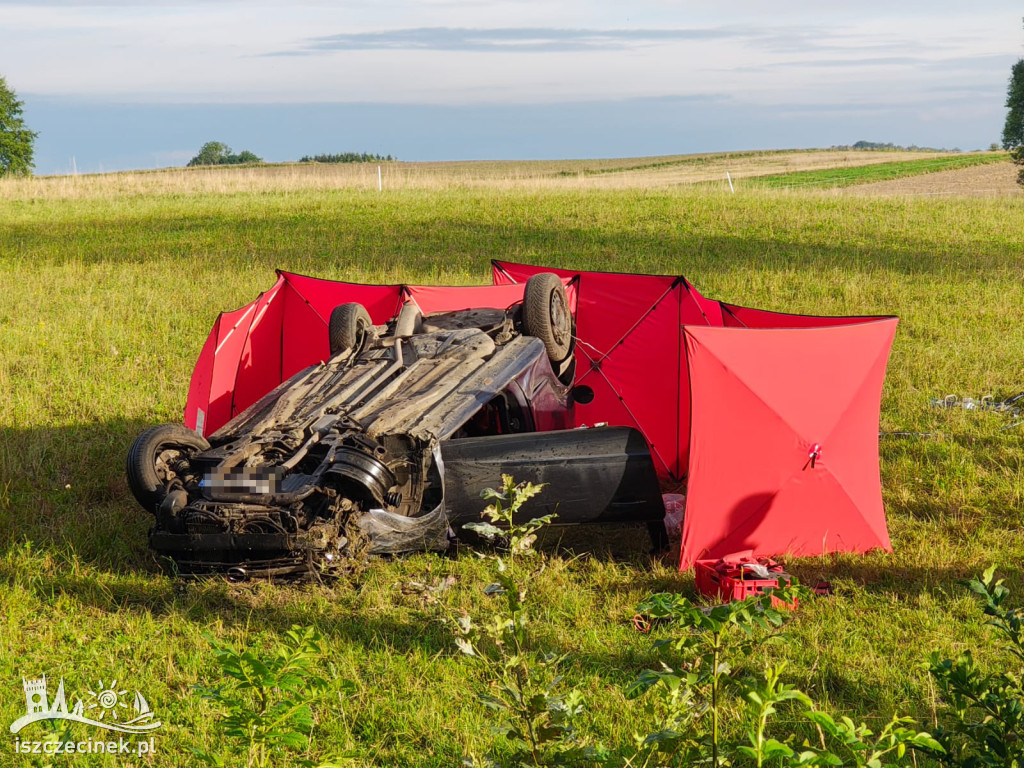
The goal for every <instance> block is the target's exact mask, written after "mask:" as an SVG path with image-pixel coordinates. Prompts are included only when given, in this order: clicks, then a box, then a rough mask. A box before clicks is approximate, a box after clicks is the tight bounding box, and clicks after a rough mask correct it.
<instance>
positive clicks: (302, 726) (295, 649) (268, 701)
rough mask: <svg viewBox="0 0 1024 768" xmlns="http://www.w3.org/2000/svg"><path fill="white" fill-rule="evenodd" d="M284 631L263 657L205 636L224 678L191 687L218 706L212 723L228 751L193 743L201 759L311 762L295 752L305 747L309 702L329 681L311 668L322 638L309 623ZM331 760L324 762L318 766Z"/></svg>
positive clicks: (252, 766)
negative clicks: (278, 642) (217, 715)
mask: <svg viewBox="0 0 1024 768" xmlns="http://www.w3.org/2000/svg"><path fill="white" fill-rule="evenodd" d="M284 637H285V639H284V643H283V644H282V645H280V646H279V647H278V648H276V649H275V650H274V652H273V653H272V654H271V655H270V656H268V657H260V656H258V655H257V654H256V653H255V652H253V651H252V650H242V651H237V650H235V649H234V648H232V647H231V646H229V645H224V644H222V643H219V642H218V641H216V640H215V639H213V638H212V637H209V636H208V637H207V640H208V641H209V643H210V645H211V646H213V649H214V657H215V658H216V661H217V666H218V667H219V668H220V673H221V675H222V676H223V677H224V678H225V680H226V682H225V683H224V684H222V685H218V686H196V690H197V691H198V692H199V693H200V695H202V697H203V698H205V699H208V700H210V701H212V702H213V703H214V704H215V705H216V706H217V707H218V708H219V709H220V711H221V715H220V718H219V719H218V720H217V723H216V725H217V730H219V731H220V733H221V734H222V735H223V736H225V737H226V741H227V752H228V756H225V755H224V754H223V753H222V752H215V751H205V750H200V749H194V750H193V752H194V753H195V754H196V755H197V756H198V757H199V758H200V759H202V760H204V761H205V762H206V763H208V764H210V765H215V766H230V765H245V766H246V768H265V766H269V765H282V764H285V762H286V761H287V760H288V758H289V757H294V759H295V760H296V762H298V763H299V764H301V765H307V766H312V765H314V763H313V762H312V761H310V760H306V759H302V758H301V757H298V756H297V755H298V753H301V752H303V751H305V750H307V749H308V747H309V736H310V732H311V731H312V729H313V710H312V707H311V702H313V701H315V700H316V699H317V698H318V697H319V696H321V695H322V694H323V693H324V692H325V691H326V689H327V687H328V684H327V681H326V680H325V679H324V678H322V677H321V676H320V675H319V674H318V673H317V671H316V667H317V665H319V664H320V663H321V661H322V659H323V652H322V650H321V648H320V640H321V638H320V635H319V634H317V632H316V630H314V629H313V628H312V627H292V628H291V629H290V630H288V631H287V632H285V634H284ZM232 758H233V759H232ZM331 765H333V763H323V764H321V766H320V768H329V766H331Z"/></svg>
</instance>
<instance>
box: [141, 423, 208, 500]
mask: <svg viewBox="0 0 1024 768" xmlns="http://www.w3.org/2000/svg"><path fill="white" fill-rule="evenodd" d="M209 447H210V444H209V443H208V442H206V438H204V437H203V436H202V435H200V434H199V433H198V432H193V431H192V430H191V429H188V428H187V427H185V426H184V425H182V424H160V425H158V426H155V427H150V428H149V429H147V430H146V431H145V432H143V433H142V434H141V435H139V436H138V437H137V438H135V442H134V443H132V447H131V448H130V449H128V461H127V463H126V466H125V473H126V474H127V475H128V487H129V488H131V491H132V495H133V496H134V497H135V500H136V501H138V502H139V504H141V505H142V507H143V509H145V510H146V511H147V512H152V513H153V514H156V511H157V509H158V508H159V506H160V504H161V502H162V501H163V500H164V498H165V497H166V496H167V488H168V485H169V484H170V483H172V482H173V481H174V480H175V479H178V480H184V479H185V478H183V477H179V476H178V474H177V472H178V470H180V469H181V465H182V461H183V460H184V461H186V462H187V460H188V459H189V458H190V457H192V456H194V455H195V454H197V453H201V452H202V451H205V450H206V449H207V448H209Z"/></svg>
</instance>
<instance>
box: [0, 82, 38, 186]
mask: <svg viewBox="0 0 1024 768" xmlns="http://www.w3.org/2000/svg"><path fill="white" fill-rule="evenodd" d="M21 108H22V102H21V101H20V100H19V99H18V96H17V94H16V93H15V92H14V91H12V90H11V89H10V88H8V87H7V81H6V80H4V78H2V77H0V176H29V175H31V174H32V167H33V165H34V163H33V161H32V151H33V144H34V143H35V140H36V136H38V135H39V134H38V133H36V132H34V131H30V130H29V129H28V128H26V127H25V120H24V119H23V118H22V116H21Z"/></svg>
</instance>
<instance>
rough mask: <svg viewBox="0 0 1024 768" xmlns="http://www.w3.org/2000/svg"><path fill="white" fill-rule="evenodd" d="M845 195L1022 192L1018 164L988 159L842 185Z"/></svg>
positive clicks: (993, 193) (954, 194) (992, 194)
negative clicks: (1018, 177) (909, 174)
mask: <svg viewBox="0 0 1024 768" xmlns="http://www.w3.org/2000/svg"><path fill="white" fill-rule="evenodd" d="M840 194H844V195H858V196H862V197H863V196H867V197H875V196H903V195H908V196H911V197H917V196H935V195H938V196H941V195H949V196H965V197H1003V196H1007V195H1020V194H1024V188H1022V187H1021V186H1020V185H1018V184H1017V168H1016V166H1014V165H1013V163H1011V162H1009V161H1007V162H1005V163H989V164H987V165H976V166H973V167H971V168H959V169H957V170H954V171H938V172H937V173H925V174H921V175H919V176H908V177H906V178H902V179H893V180H891V181H879V182H875V183H873V184H860V185H858V186H854V187H845V188H843V189H842V190H841V191H840Z"/></svg>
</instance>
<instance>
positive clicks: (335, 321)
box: [328, 302, 377, 355]
mask: <svg viewBox="0 0 1024 768" xmlns="http://www.w3.org/2000/svg"><path fill="white" fill-rule="evenodd" d="M376 337H377V334H376V331H374V330H373V321H372V320H371V319H370V313H369V312H367V311H366V307H364V306H363V305H362V304H358V303H356V302H351V303H349V304H339V305H338V306H336V307H335V308H334V309H333V310H332V311H331V322H330V324H329V325H328V340H329V342H330V347H331V354H332V355H336V354H338V353H339V352H344V351H345V350H347V349H354V350H355V351H356V352H358V351H359V350H361V349H362V348H363V346H364V345H365V344H366V342H367V341H369V340H371V339H375V338H376Z"/></svg>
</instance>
